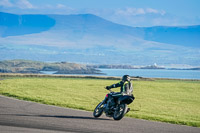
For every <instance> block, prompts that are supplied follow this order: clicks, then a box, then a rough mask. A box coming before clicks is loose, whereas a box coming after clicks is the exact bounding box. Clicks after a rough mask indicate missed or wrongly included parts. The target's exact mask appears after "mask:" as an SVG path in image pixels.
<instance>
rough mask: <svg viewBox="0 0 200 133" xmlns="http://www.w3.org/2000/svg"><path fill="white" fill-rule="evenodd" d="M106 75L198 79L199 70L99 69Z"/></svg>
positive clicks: (199, 76) (199, 77)
mask: <svg viewBox="0 0 200 133" xmlns="http://www.w3.org/2000/svg"><path fill="white" fill-rule="evenodd" d="M100 70H101V71H102V73H105V74H106V76H120V77H122V76H123V75H126V74H127V75H130V76H139V77H146V78H173V79H200V71H199V70H168V69H100Z"/></svg>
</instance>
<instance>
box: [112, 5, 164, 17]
mask: <svg viewBox="0 0 200 133" xmlns="http://www.w3.org/2000/svg"><path fill="white" fill-rule="evenodd" d="M115 14H116V15H124V16H136V15H145V14H160V15H164V14H165V11H164V10H156V9H153V8H130V7H127V8H125V9H118V10H116V11H115Z"/></svg>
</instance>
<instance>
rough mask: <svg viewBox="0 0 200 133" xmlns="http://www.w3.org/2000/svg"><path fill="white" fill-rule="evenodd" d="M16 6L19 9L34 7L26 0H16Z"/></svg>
mask: <svg viewBox="0 0 200 133" xmlns="http://www.w3.org/2000/svg"><path fill="white" fill-rule="evenodd" d="M15 4H16V6H17V7H18V8H21V9H32V8H35V7H34V6H33V5H32V4H31V3H30V2H29V1H28V0H18V1H16V3H15Z"/></svg>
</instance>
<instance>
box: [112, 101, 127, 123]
mask: <svg viewBox="0 0 200 133" xmlns="http://www.w3.org/2000/svg"><path fill="white" fill-rule="evenodd" d="M126 110H127V105H126V104H120V105H118V107H117V109H116V110H115V112H114V115H113V119H114V120H121V119H122V118H123V117H124V115H125V113H126Z"/></svg>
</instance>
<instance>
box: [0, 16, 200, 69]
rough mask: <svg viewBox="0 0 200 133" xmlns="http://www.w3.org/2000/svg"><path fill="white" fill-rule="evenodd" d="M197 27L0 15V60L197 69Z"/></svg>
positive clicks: (199, 27)
mask: <svg viewBox="0 0 200 133" xmlns="http://www.w3.org/2000/svg"><path fill="white" fill-rule="evenodd" d="M199 57H200V25H195V26H176V27H167V26H156V27H131V26H126V25H121V24H116V23H113V22H110V21H108V20H105V19H103V18H101V17H98V16H95V15H93V14H73V15H42V14H38V15H32V14H26V15H18V14H11V13H4V12H0V60H8V59H28V60H38V61H50V62H54V61H67V62H76V63H77V62H78V63H92V64H130V65H149V64H154V63H157V64H159V65H164V66H170V65H180V64H181V65H190V66H200V58H199Z"/></svg>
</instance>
